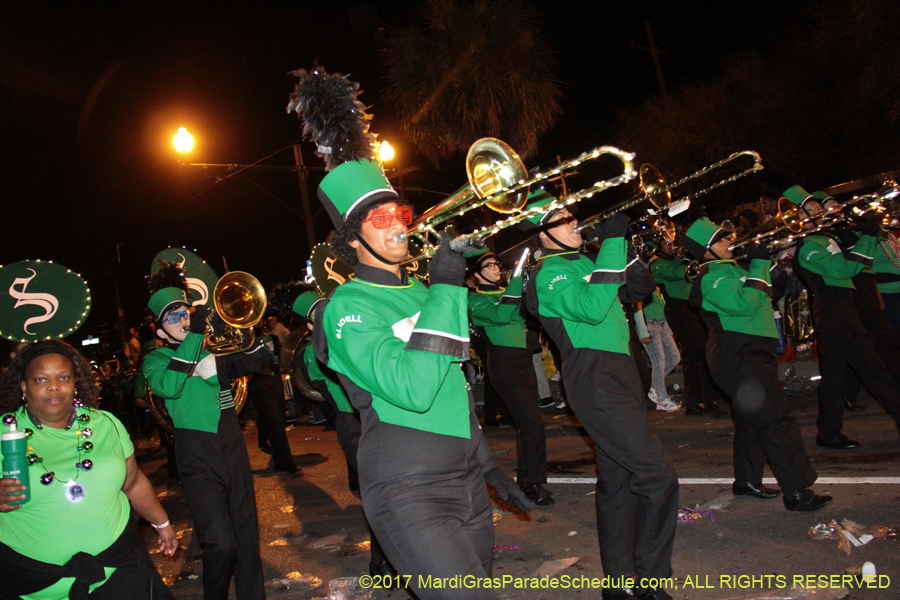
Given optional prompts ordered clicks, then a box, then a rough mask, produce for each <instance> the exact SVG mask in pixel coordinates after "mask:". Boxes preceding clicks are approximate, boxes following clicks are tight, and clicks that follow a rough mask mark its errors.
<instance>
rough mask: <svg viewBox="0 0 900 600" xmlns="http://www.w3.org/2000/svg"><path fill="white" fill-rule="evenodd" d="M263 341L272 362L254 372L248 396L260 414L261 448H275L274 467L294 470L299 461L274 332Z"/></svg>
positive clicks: (258, 415) (248, 388)
mask: <svg viewBox="0 0 900 600" xmlns="http://www.w3.org/2000/svg"><path fill="white" fill-rule="evenodd" d="M262 342H263V344H264V345H265V347H266V349H267V350H268V353H269V356H270V360H269V363H268V364H267V365H266V366H265V368H263V369H262V370H261V371H258V372H257V373H254V374H253V377H252V378H251V379H250V385H249V386H248V387H247V394H248V399H249V400H250V402H251V403H252V404H253V408H254V409H256V414H257V417H258V419H259V420H258V423H257V442H258V445H259V447H260V448H269V447H271V449H272V467H273V469H274V470H276V471H286V472H289V473H290V472H294V471H296V470H297V465H295V464H294V459H293V456H292V454H291V445H290V442H288V439H287V434H286V433H285V427H286V425H287V422H286V420H285V417H284V410H285V404H284V384H283V383H282V380H281V372H280V371H279V369H278V364H279V359H278V353H277V352H276V351H275V341H274V340H273V339H272V336H271V335H268V334H267V335H265V336H263V338H262Z"/></svg>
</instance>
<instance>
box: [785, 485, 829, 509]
mask: <svg viewBox="0 0 900 600" xmlns="http://www.w3.org/2000/svg"><path fill="white" fill-rule="evenodd" d="M832 501H834V498H832V497H831V496H817V495H816V494H815V492H813V491H812V490H809V489H807V490H800V491H799V492H795V493H793V494H791V495H790V496H788V495H785V497H784V507H785V508H786V509H788V510H792V511H797V512H813V511H816V510H819V509H821V508H825V507H826V506H828V505H829V504H831V503H832Z"/></svg>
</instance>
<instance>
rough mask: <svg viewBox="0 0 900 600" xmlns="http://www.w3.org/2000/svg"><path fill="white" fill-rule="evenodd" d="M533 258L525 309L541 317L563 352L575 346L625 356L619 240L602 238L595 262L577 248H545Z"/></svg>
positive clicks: (623, 266) (622, 265)
mask: <svg viewBox="0 0 900 600" xmlns="http://www.w3.org/2000/svg"><path fill="white" fill-rule="evenodd" d="M538 260H539V261H540V262H539V265H538V267H537V269H535V271H534V272H533V273H532V275H531V281H530V282H529V286H530V289H529V293H528V294H526V302H527V303H528V310H529V311H530V312H531V313H532V314H534V315H538V316H539V317H541V322H542V323H543V325H544V328H545V329H547V331H548V333H549V334H550V337H552V338H553V339H554V340H557V342H558V343H559V345H560V351H562V353H563V355H564V356H565V355H567V354H568V353H569V352H571V351H572V350H573V349H576V348H588V349H594V350H604V351H606V352H616V353H619V354H628V353H629V351H628V342H629V330H628V321H627V320H626V319H625V313H624V311H623V310H622V303H621V302H620V301H619V288H620V286H622V285H623V284H624V283H625V271H626V264H625V263H626V254H625V238H622V237H619V238H610V239H606V240H604V241H603V244H602V245H601V247H600V252H599V253H598V254H597V258H596V260H591V259H590V258H588V257H587V256H585V255H584V254H581V253H579V252H577V251H573V252H558V253H554V252H553V251H550V252H549V253H547V254H545V255H544V257H542V258H540V259H538ZM635 260H636V259H635ZM532 291H534V292H535V293H531V292H532Z"/></svg>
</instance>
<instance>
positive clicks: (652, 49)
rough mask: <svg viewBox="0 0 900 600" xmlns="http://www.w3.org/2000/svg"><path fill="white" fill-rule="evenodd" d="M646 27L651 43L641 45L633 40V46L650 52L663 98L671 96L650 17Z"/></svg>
mask: <svg viewBox="0 0 900 600" xmlns="http://www.w3.org/2000/svg"><path fill="white" fill-rule="evenodd" d="M644 28H645V29H646V30H647V41H648V42H649V43H650V45H649V46H639V45H637V44H635V43H634V42H631V46H632V47H633V48H638V49H640V50H646V51H647V52H649V53H650V56H651V57H653V66H654V68H655V69H656V80H657V82H659V91H660V92H661V93H662V95H663V98H666V97H668V96H669V92H668V91H667V90H666V82H665V80H664V79H663V73H662V66H661V65H660V64H659V50H658V49H657V48H656V42H654V41H653V29H652V28H651V27H650V19H644Z"/></svg>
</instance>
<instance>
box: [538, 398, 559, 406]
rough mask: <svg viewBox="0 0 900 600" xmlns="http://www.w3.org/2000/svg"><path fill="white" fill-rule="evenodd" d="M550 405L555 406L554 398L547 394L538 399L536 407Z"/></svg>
mask: <svg viewBox="0 0 900 600" xmlns="http://www.w3.org/2000/svg"><path fill="white" fill-rule="evenodd" d="M551 406H556V398H554V397H553V396H547V397H546V398H541V399H540V400H538V408H550V407H551Z"/></svg>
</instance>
